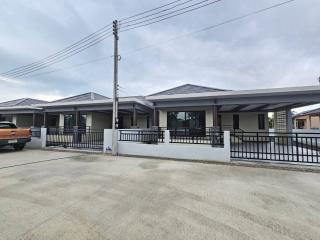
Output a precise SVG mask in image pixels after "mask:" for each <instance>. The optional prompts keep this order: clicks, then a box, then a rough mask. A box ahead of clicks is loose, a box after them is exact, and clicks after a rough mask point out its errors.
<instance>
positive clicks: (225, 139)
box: [223, 131, 231, 161]
mask: <svg viewBox="0 0 320 240" xmlns="http://www.w3.org/2000/svg"><path fill="white" fill-rule="evenodd" d="M223 144H224V147H223V148H224V151H225V152H226V154H227V160H228V161H230V160H231V147H230V145H231V141H230V132H229V131H224V132H223Z"/></svg>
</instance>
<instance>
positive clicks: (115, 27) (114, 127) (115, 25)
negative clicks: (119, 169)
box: [112, 20, 120, 156]
mask: <svg viewBox="0 0 320 240" xmlns="http://www.w3.org/2000/svg"><path fill="white" fill-rule="evenodd" d="M113 36H114V58H113V59H114V70H113V75H114V78H113V112H112V155H113V156H117V155H118V131H117V129H118V104H119V97H118V62H119V60H120V59H119V53H118V41H119V36H118V21H117V20H115V21H113Z"/></svg>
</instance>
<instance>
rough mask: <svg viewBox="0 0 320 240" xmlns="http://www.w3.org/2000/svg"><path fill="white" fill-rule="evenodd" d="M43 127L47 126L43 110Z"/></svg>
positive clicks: (45, 114)
mask: <svg viewBox="0 0 320 240" xmlns="http://www.w3.org/2000/svg"><path fill="white" fill-rule="evenodd" d="M43 127H44V128H46V127H47V113H46V112H43Z"/></svg>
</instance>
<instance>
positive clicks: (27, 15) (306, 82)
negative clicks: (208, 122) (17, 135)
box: [0, 0, 320, 102]
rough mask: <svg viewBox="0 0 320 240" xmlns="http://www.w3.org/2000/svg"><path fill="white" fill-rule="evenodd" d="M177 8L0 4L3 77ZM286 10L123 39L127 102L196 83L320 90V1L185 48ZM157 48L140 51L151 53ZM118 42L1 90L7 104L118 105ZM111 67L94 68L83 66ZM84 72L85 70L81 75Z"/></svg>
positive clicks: (235, 10)
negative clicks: (117, 23)
mask: <svg viewBox="0 0 320 240" xmlns="http://www.w3.org/2000/svg"><path fill="white" fill-rule="evenodd" d="M170 1H171V0H167V1H164V0H154V1H147V0H139V1H132V0H108V1H105V0H90V1H84V0H68V1H67V0H55V1H52V0H41V1H39V0H24V1H23V0H1V4H0V12H1V14H0V72H5V71H7V70H10V69H13V68H15V67H19V66H22V65H25V64H29V63H32V62H34V61H37V60H39V59H41V58H44V57H46V56H48V55H50V54H53V53H55V52H57V51H59V50H61V49H63V48H64V47H66V46H68V45H70V44H72V43H74V42H76V41H77V40H79V39H80V38H82V37H84V36H86V35H88V34H90V33H92V32H94V31H96V30H97V29H99V28H100V27H102V26H104V25H106V24H109V23H111V22H112V21H113V20H115V19H121V18H124V17H127V16H131V15H134V14H136V13H139V12H142V11H145V10H147V9H150V8H153V7H157V6H159V5H162V4H165V3H168V2H170ZM281 1H283V0H259V1H256V0H242V1H235V0H222V1H221V2H219V3H218V4H214V5H212V6H209V7H206V8H204V9H201V10H197V11H194V12H192V13H188V14H185V15H183V16H179V17H176V18H174V19H171V20H168V21H164V22H161V23H157V24H154V25H151V26H148V27H144V28H140V29H136V30H132V31H129V32H124V33H121V34H120V41H119V51H120V55H121V57H122V58H121V61H120V63H119V84H120V96H132V95H148V94H152V93H154V92H158V91H161V90H165V89H168V88H172V87H176V86H179V85H182V84H186V83H190V84H197V85H202V86H210V87H216V88H223V89H230V90H244V89H261V88H277V87H294V86H310V85H319V80H318V78H319V76H320V68H319V66H320V44H319V43H320V33H319V29H320V15H319V12H320V1H319V0H296V1H294V2H292V3H290V4H288V5H285V6H281V7H279V8H276V9H272V10H270V11H268V12H264V13H262V14H259V15H255V16H251V17H249V18H247V19H244V20H241V21H237V22H234V23H231V24H227V25H223V26H221V27H219V28H215V29H213V30H211V31H205V32H202V33H199V34H195V35H189V36H188V37H181V38H177V39H176V40H173V41H168V40H169V39H172V38H176V37H178V36H182V35H185V34H188V33H190V32H193V31H197V30H199V29H202V28H204V27H207V26H210V25H214V24H217V23H220V22H223V21H225V20H228V19H231V18H234V17H237V16H240V15H243V14H246V13H248V12H252V11H255V10H258V9H260V8H265V7H268V6H270V5H273V4H277V3H280V2H281ZM149 45H154V47H152V48H146V49H144V50H140V51H135V50H137V49H141V48H144V47H145V46H149ZM112 54H113V39H112V38H108V39H106V40H105V41H103V42H102V43H100V44H98V45H96V46H95V47H92V48H90V49H88V50H86V51H85V52H83V53H81V54H78V55H76V56H74V57H72V58H70V59H68V60H67V61H64V62H61V63H58V64H56V65H54V66H51V67H50V68H47V69H43V70H41V71H39V72H36V73H33V74H41V73H44V72H48V71H55V70H58V69H64V70H59V71H57V72H54V73H51V74H44V75H39V76H32V75H31V76H27V77H23V78H20V79H2V80H0V102H2V101H6V100H11V99H17V98H24V97H31V98H39V99H43V100H48V101H51V100H55V99H58V98H62V97H67V96H72V95H76V94H81V93H86V92H97V93H100V94H103V95H106V96H109V97H112V86H113V85H112V84H113V62H112V57H111V56H112ZM99 58H104V60H103V61H97V62H94V63H91V64H86V65H81V64H82V63H85V62H88V61H91V60H95V59H99ZM75 65H81V66H78V67H73V66H75Z"/></svg>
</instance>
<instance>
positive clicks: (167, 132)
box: [164, 130, 170, 144]
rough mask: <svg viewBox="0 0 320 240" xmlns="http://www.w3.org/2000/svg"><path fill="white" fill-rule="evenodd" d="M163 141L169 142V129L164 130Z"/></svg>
mask: <svg viewBox="0 0 320 240" xmlns="http://www.w3.org/2000/svg"><path fill="white" fill-rule="evenodd" d="M164 143H165V144H170V131H169V130H165V131H164Z"/></svg>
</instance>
